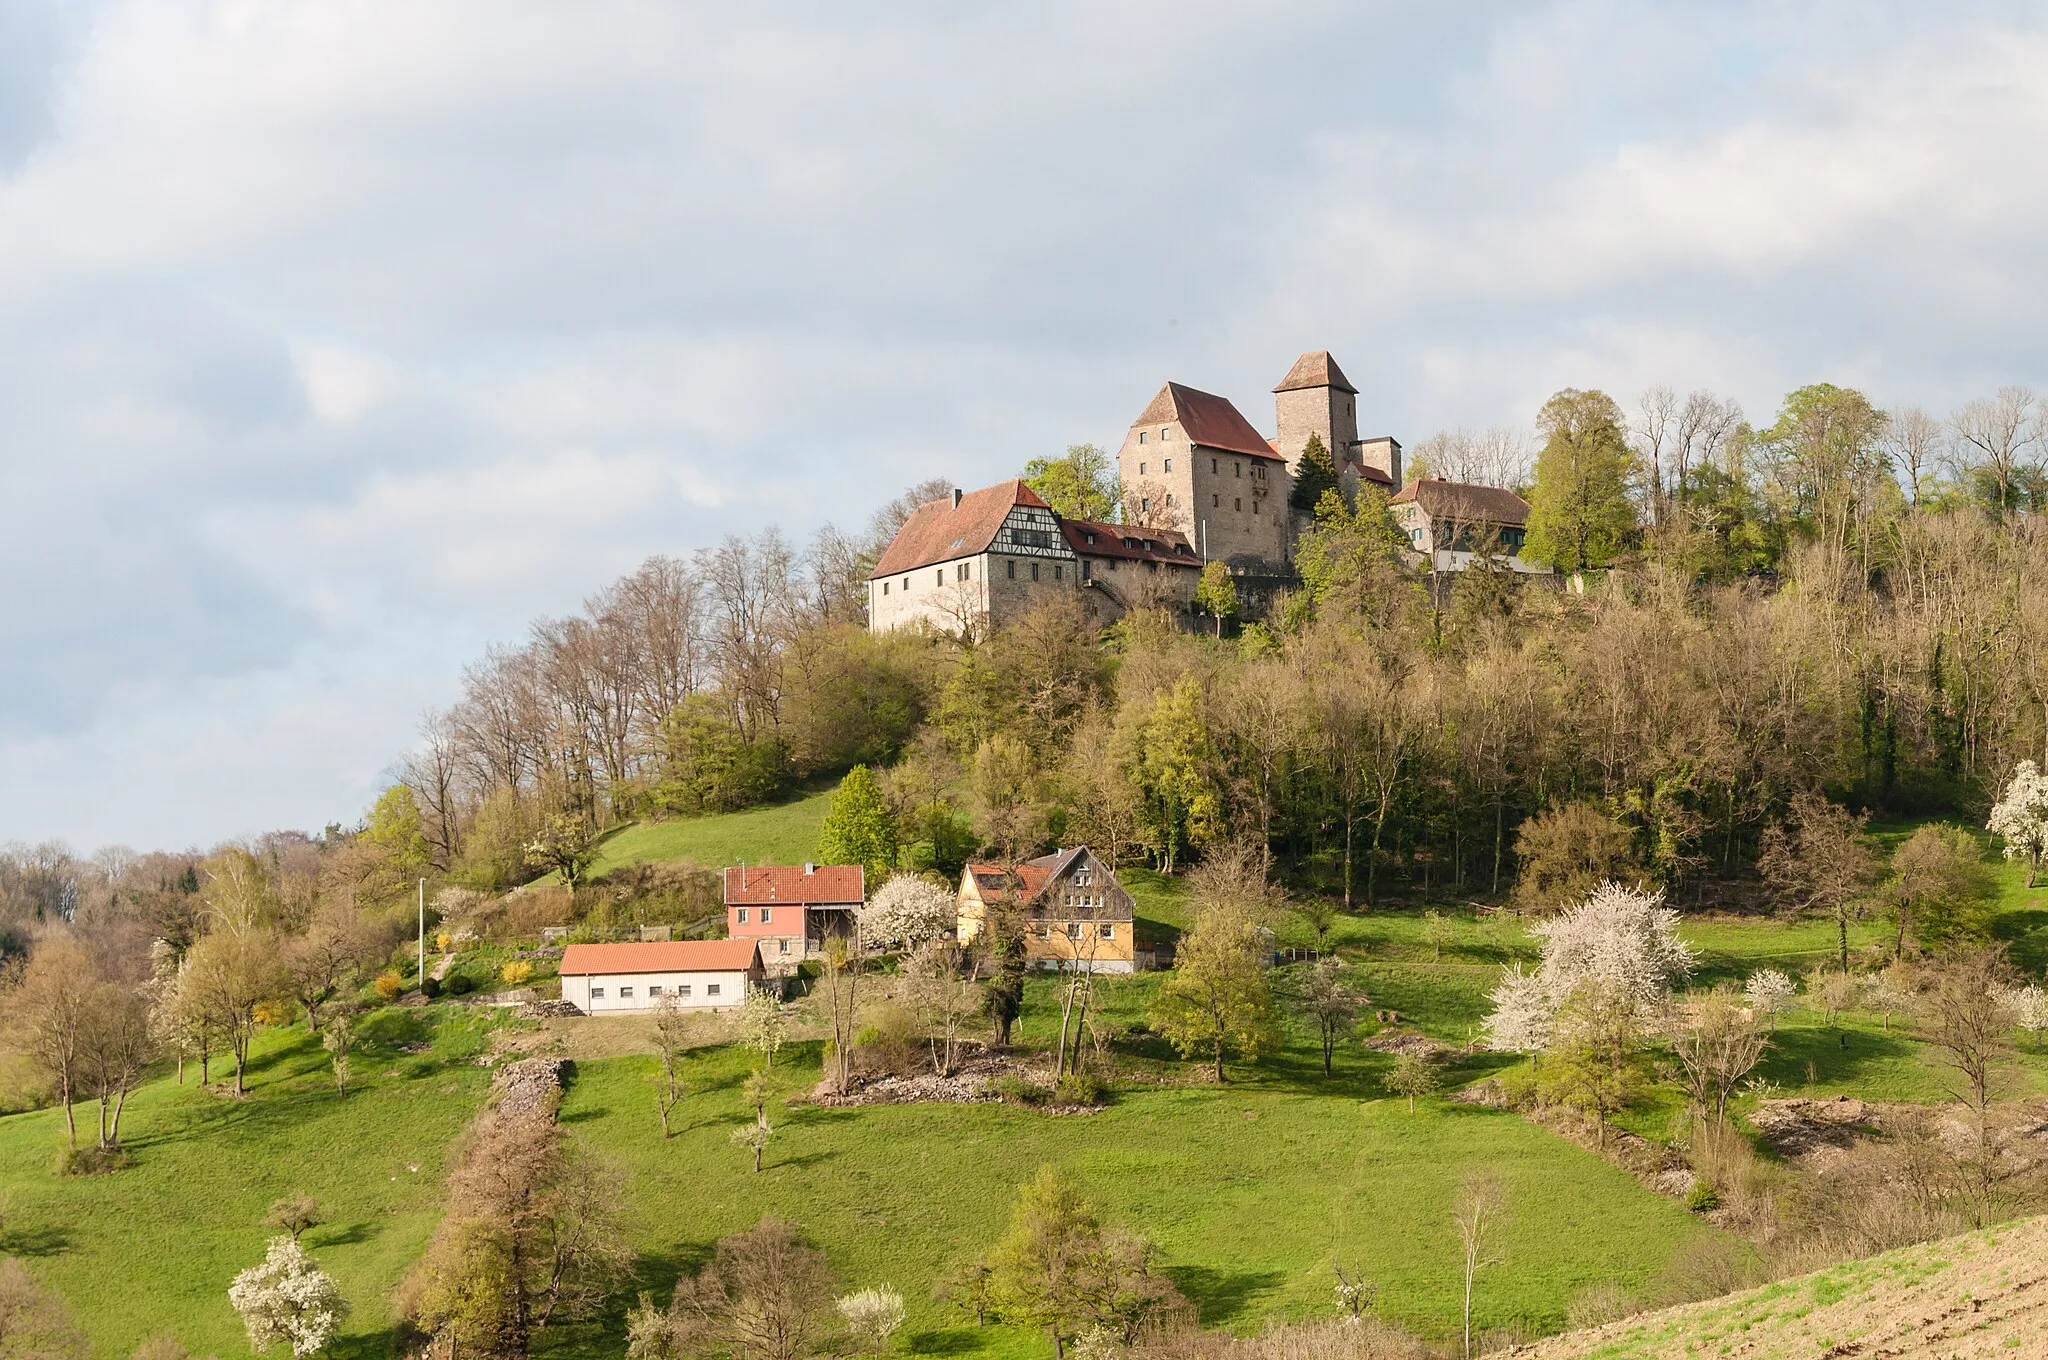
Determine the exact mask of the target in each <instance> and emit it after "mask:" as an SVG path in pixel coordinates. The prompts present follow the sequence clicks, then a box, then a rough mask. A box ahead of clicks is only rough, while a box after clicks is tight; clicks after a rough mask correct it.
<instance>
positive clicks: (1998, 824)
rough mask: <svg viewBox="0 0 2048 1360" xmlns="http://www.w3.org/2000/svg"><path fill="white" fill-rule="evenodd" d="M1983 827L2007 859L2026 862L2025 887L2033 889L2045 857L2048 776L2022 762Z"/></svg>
mask: <svg viewBox="0 0 2048 1360" xmlns="http://www.w3.org/2000/svg"><path fill="white" fill-rule="evenodd" d="M1986 826H1987V827H1988V828H1989V829H1990V831H1991V833H1992V834H1993V835H1994V836H1997V837H1998V838H1999V839H2000V840H2003V841H2004V842H2005V857H2006V858H2007V859H2024V860H2025V861H2026V862H2027V886H2028V887H2029V888H2031V887H2033V886H2034V880H2035V878H2037V877H2038V876H2039V875H2040V872H2041V860H2042V858H2043V857H2044V856H2048V774H2043V773H2042V772H2041V767H2040V766H2038V765H2036V764H2035V763H2034V762H2033V761H2031V760H2022V761H2021V762H2020V763H2019V766H2018V767H2017V768H2016V769H2014V770H2013V772H2012V783H2010V784H2008V785H2006V786H2005V793H2004V795H2003V796H2001V797H2000V798H1999V800H1998V802H1997V803H1996V804H1995V805H1993V807H1992V809H1991V820H1990V821H1989V822H1988V823H1986Z"/></svg>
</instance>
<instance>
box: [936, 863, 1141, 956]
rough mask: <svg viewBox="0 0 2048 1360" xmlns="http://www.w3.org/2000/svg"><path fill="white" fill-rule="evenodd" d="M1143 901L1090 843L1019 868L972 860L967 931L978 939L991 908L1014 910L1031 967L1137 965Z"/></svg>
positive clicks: (966, 891)
mask: <svg viewBox="0 0 2048 1360" xmlns="http://www.w3.org/2000/svg"><path fill="white" fill-rule="evenodd" d="M1135 908H1136V903H1134V902H1133V901H1132V900H1131V895H1130V894H1129V893H1127V892H1125V891H1124V887H1123V885H1122V884H1121V883H1119V882H1117V881H1116V875H1115V874H1114V873H1112V872H1110V868H1109V866H1108V865H1107V864H1104V863H1103V862H1102V861H1101V860H1100V859H1098V858H1097V857H1096V855H1095V852H1094V851H1092V850H1090V849H1089V848H1088V847H1087V846H1085V845H1083V846H1077V847H1075V848H1074V849H1072V850H1060V851H1057V852H1055V853H1053V854H1050V855H1041V856H1039V857H1038V858H1037V859H1032V860H1026V861H1025V862H1024V863H1022V864H1019V865H1015V866H1013V867H1008V868H1006V867H1004V866H1003V865H1000V864H970V865H968V866H967V872H966V873H965V874H963V875H961V878H960V915H959V934H960V942H961V943H962V944H971V943H973V942H974V940H975V938H976V937H977V936H979V935H980V934H981V932H982V931H983V930H984V929H985V928H986V927H987V925H988V921H989V915H990V913H991V912H997V913H1000V912H1004V911H1014V912H1016V913H1017V916H1018V919H1019V921H1020V924H1021V925H1022V928H1023V932H1024V957H1025V961H1026V966H1027V967H1030V968H1046V969H1056V968H1078V969H1086V970H1087V971H1089V972H1093V973H1129V972H1133V971H1135V968H1136V959H1137V949H1136V944H1137V941H1136V940H1135V939H1134V938H1133V936H1134V934H1135V929H1134V927H1135V925H1136V919H1135V918H1136V911H1135Z"/></svg>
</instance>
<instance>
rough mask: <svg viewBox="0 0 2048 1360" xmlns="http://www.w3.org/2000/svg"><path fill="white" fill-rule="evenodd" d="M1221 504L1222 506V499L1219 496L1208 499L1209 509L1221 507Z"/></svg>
mask: <svg viewBox="0 0 2048 1360" xmlns="http://www.w3.org/2000/svg"><path fill="white" fill-rule="evenodd" d="M1222 504H1223V497H1221V496H1213V495H1212V496H1211V497H1209V505H1210V506H1211V508H1214V507H1217V506H1220V505H1222Z"/></svg>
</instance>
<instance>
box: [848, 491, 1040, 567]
mask: <svg viewBox="0 0 2048 1360" xmlns="http://www.w3.org/2000/svg"><path fill="white" fill-rule="evenodd" d="M1019 505H1035V506H1037V507H1038V508H1039V509H1041V510H1044V509H1050V508H1051V507H1049V506H1047V505H1046V503H1045V502H1044V501H1043V500H1041V499H1040V498H1039V495H1038V493H1037V492H1036V491H1033V490H1032V489H1031V488H1030V487H1028V486H1026V485H1025V484H1024V483H1023V482H1022V481H1009V482H997V483H996V484H995V485H994V486H985V487H983V488H982V489H981V490H979V491H969V492H965V493H963V494H962V495H961V497H960V503H959V504H958V505H955V504H953V498H952V497H950V496H948V497H947V498H946V499H944V500H940V501H927V502H926V503H925V504H923V505H920V506H918V507H917V509H916V510H915V511H913V512H912V513H911V516H910V518H909V519H907V520H905V521H903V527H902V528H901V529H898V530H897V531H896V537H895V538H894V539H892V540H891V541H890V543H889V549H888V551H887V552H885V553H883V554H882V560H881V561H879V562H877V563H875V569H874V570H873V571H871V572H869V573H868V579H869V580H870V581H872V580H874V579H876V578H877V577H881V576H893V575H895V574H896V573H898V572H904V571H911V570H914V569H915V568H918V567H929V566H931V565H932V564H933V563H935V562H950V561H952V560H953V559H954V558H956V557H973V556H974V555H975V554H976V553H984V552H987V551H988V549H989V545H990V544H991V543H994V542H995V539H996V531H997V530H998V529H1001V528H1002V527H1003V520H1004V519H1005V518H1006V517H1008V515H1009V513H1010V511H1011V510H1012V509H1013V508H1014V507H1016V506H1019Z"/></svg>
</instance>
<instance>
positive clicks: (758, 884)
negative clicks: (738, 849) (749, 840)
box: [725, 864, 867, 907]
mask: <svg viewBox="0 0 2048 1360" xmlns="http://www.w3.org/2000/svg"><path fill="white" fill-rule="evenodd" d="M866 887H867V878H866V871H865V870H863V869H862V868H861V866H860V865H858V864H743V865H741V866H739V867H738V868H734V869H727V870H726V871H725V903H726V905H727V906H729V907H751V906H768V907H776V906H781V905H782V904H783V903H785V902H788V903H796V904H800V905H804V906H820V907H857V906H859V905H860V904H861V903H862V902H863V901H865V900H866V898H867V893H866Z"/></svg>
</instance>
